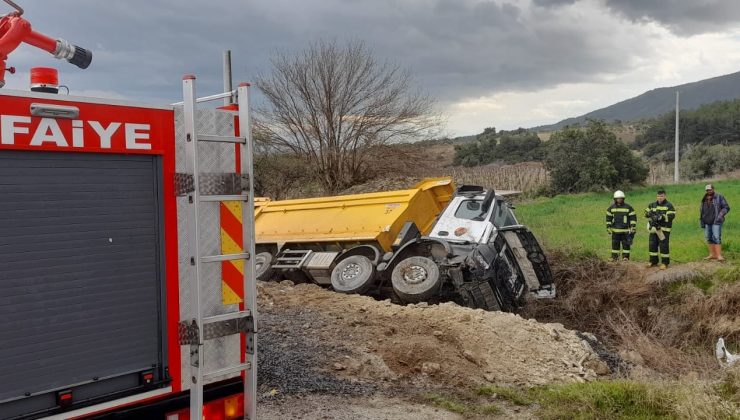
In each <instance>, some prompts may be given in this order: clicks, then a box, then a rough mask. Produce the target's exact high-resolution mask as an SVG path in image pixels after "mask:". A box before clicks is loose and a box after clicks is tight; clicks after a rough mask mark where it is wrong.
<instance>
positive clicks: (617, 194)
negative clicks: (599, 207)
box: [614, 190, 624, 198]
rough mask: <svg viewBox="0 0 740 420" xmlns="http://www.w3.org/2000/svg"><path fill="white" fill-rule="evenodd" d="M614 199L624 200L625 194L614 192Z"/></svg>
mask: <svg viewBox="0 0 740 420" xmlns="http://www.w3.org/2000/svg"><path fill="white" fill-rule="evenodd" d="M614 198H624V193H623V192H622V190H616V191H614Z"/></svg>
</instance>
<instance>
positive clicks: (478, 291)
mask: <svg viewBox="0 0 740 420" xmlns="http://www.w3.org/2000/svg"><path fill="white" fill-rule="evenodd" d="M466 291H467V293H468V299H466V300H467V301H468V306H470V307H471V308H475V309H483V310H485V311H500V310H501V305H499V302H498V298H497V297H496V294H495V293H494V292H493V289H492V288H491V285H490V284H488V282H480V283H476V284H471V285H469V286H468V287H467V290H466Z"/></svg>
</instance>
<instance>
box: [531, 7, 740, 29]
mask: <svg viewBox="0 0 740 420" xmlns="http://www.w3.org/2000/svg"><path fill="white" fill-rule="evenodd" d="M535 1H547V0H535ZM556 1H557V0H556ZM606 5H607V6H608V7H609V8H610V9H611V10H613V11H615V12H618V13H620V14H622V15H624V16H626V17H627V18H629V19H631V20H633V21H655V22H658V23H660V24H661V25H664V26H666V27H668V28H669V29H670V30H671V31H672V32H674V33H676V34H677V35H694V34H698V33H703V32H714V31H721V30H723V29H725V28H727V27H728V26H736V25H737V24H738V22H739V21H740V2H739V1H737V0H693V1H692V0H606Z"/></svg>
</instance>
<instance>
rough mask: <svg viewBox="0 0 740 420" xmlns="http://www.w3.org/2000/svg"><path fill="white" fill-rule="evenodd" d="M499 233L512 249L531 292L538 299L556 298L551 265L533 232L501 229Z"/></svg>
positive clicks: (520, 228) (524, 229)
mask: <svg viewBox="0 0 740 420" xmlns="http://www.w3.org/2000/svg"><path fill="white" fill-rule="evenodd" d="M499 232H500V234H501V236H503V238H504V240H505V241H506V244H507V245H508V247H509V248H510V249H511V253H512V254H513V256H514V258H515V260H516V264H517V267H518V268H519V272H520V273H521V275H522V277H524V280H525V282H526V283H527V288H528V289H529V291H530V292H531V293H532V294H533V295H534V297H536V298H554V297H555V284H554V282H553V277H552V271H551V270H550V264H549V263H548V262H547V257H546V256H545V253H544V251H543V250H542V247H541V246H540V244H539V243H538V242H537V239H536V238H535V237H534V235H533V234H532V232H530V231H529V230H528V229H526V228H524V227H516V228H513V229H501V230H499Z"/></svg>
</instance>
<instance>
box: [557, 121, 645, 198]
mask: <svg viewBox="0 0 740 420" xmlns="http://www.w3.org/2000/svg"><path fill="white" fill-rule="evenodd" d="M545 164H546V166H547V168H548V169H549V170H550V175H551V176H552V189H553V190H554V191H555V192H558V193H576V192H585V191H595V190H603V189H615V188H624V187H625V186H627V185H629V184H635V183H641V182H643V181H644V180H645V178H646V177H647V175H648V168H647V166H646V165H645V164H644V163H643V162H642V160H640V158H638V157H637V156H635V155H634V154H632V152H631V151H630V150H629V148H628V147H627V145H625V144H624V143H622V142H620V141H619V140H618V139H617V136H616V135H615V134H614V133H612V132H611V131H610V130H609V129H608V127H607V126H606V124H605V123H604V122H603V121H594V120H591V121H589V122H588V125H587V126H586V128H585V129H582V128H576V127H566V128H564V129H563V130H561V131H559V132H557V133H555V134H553V135H552V137H551V138H550V141H549V143H548V145H547V158H546V160H545Z"/></svg>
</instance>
